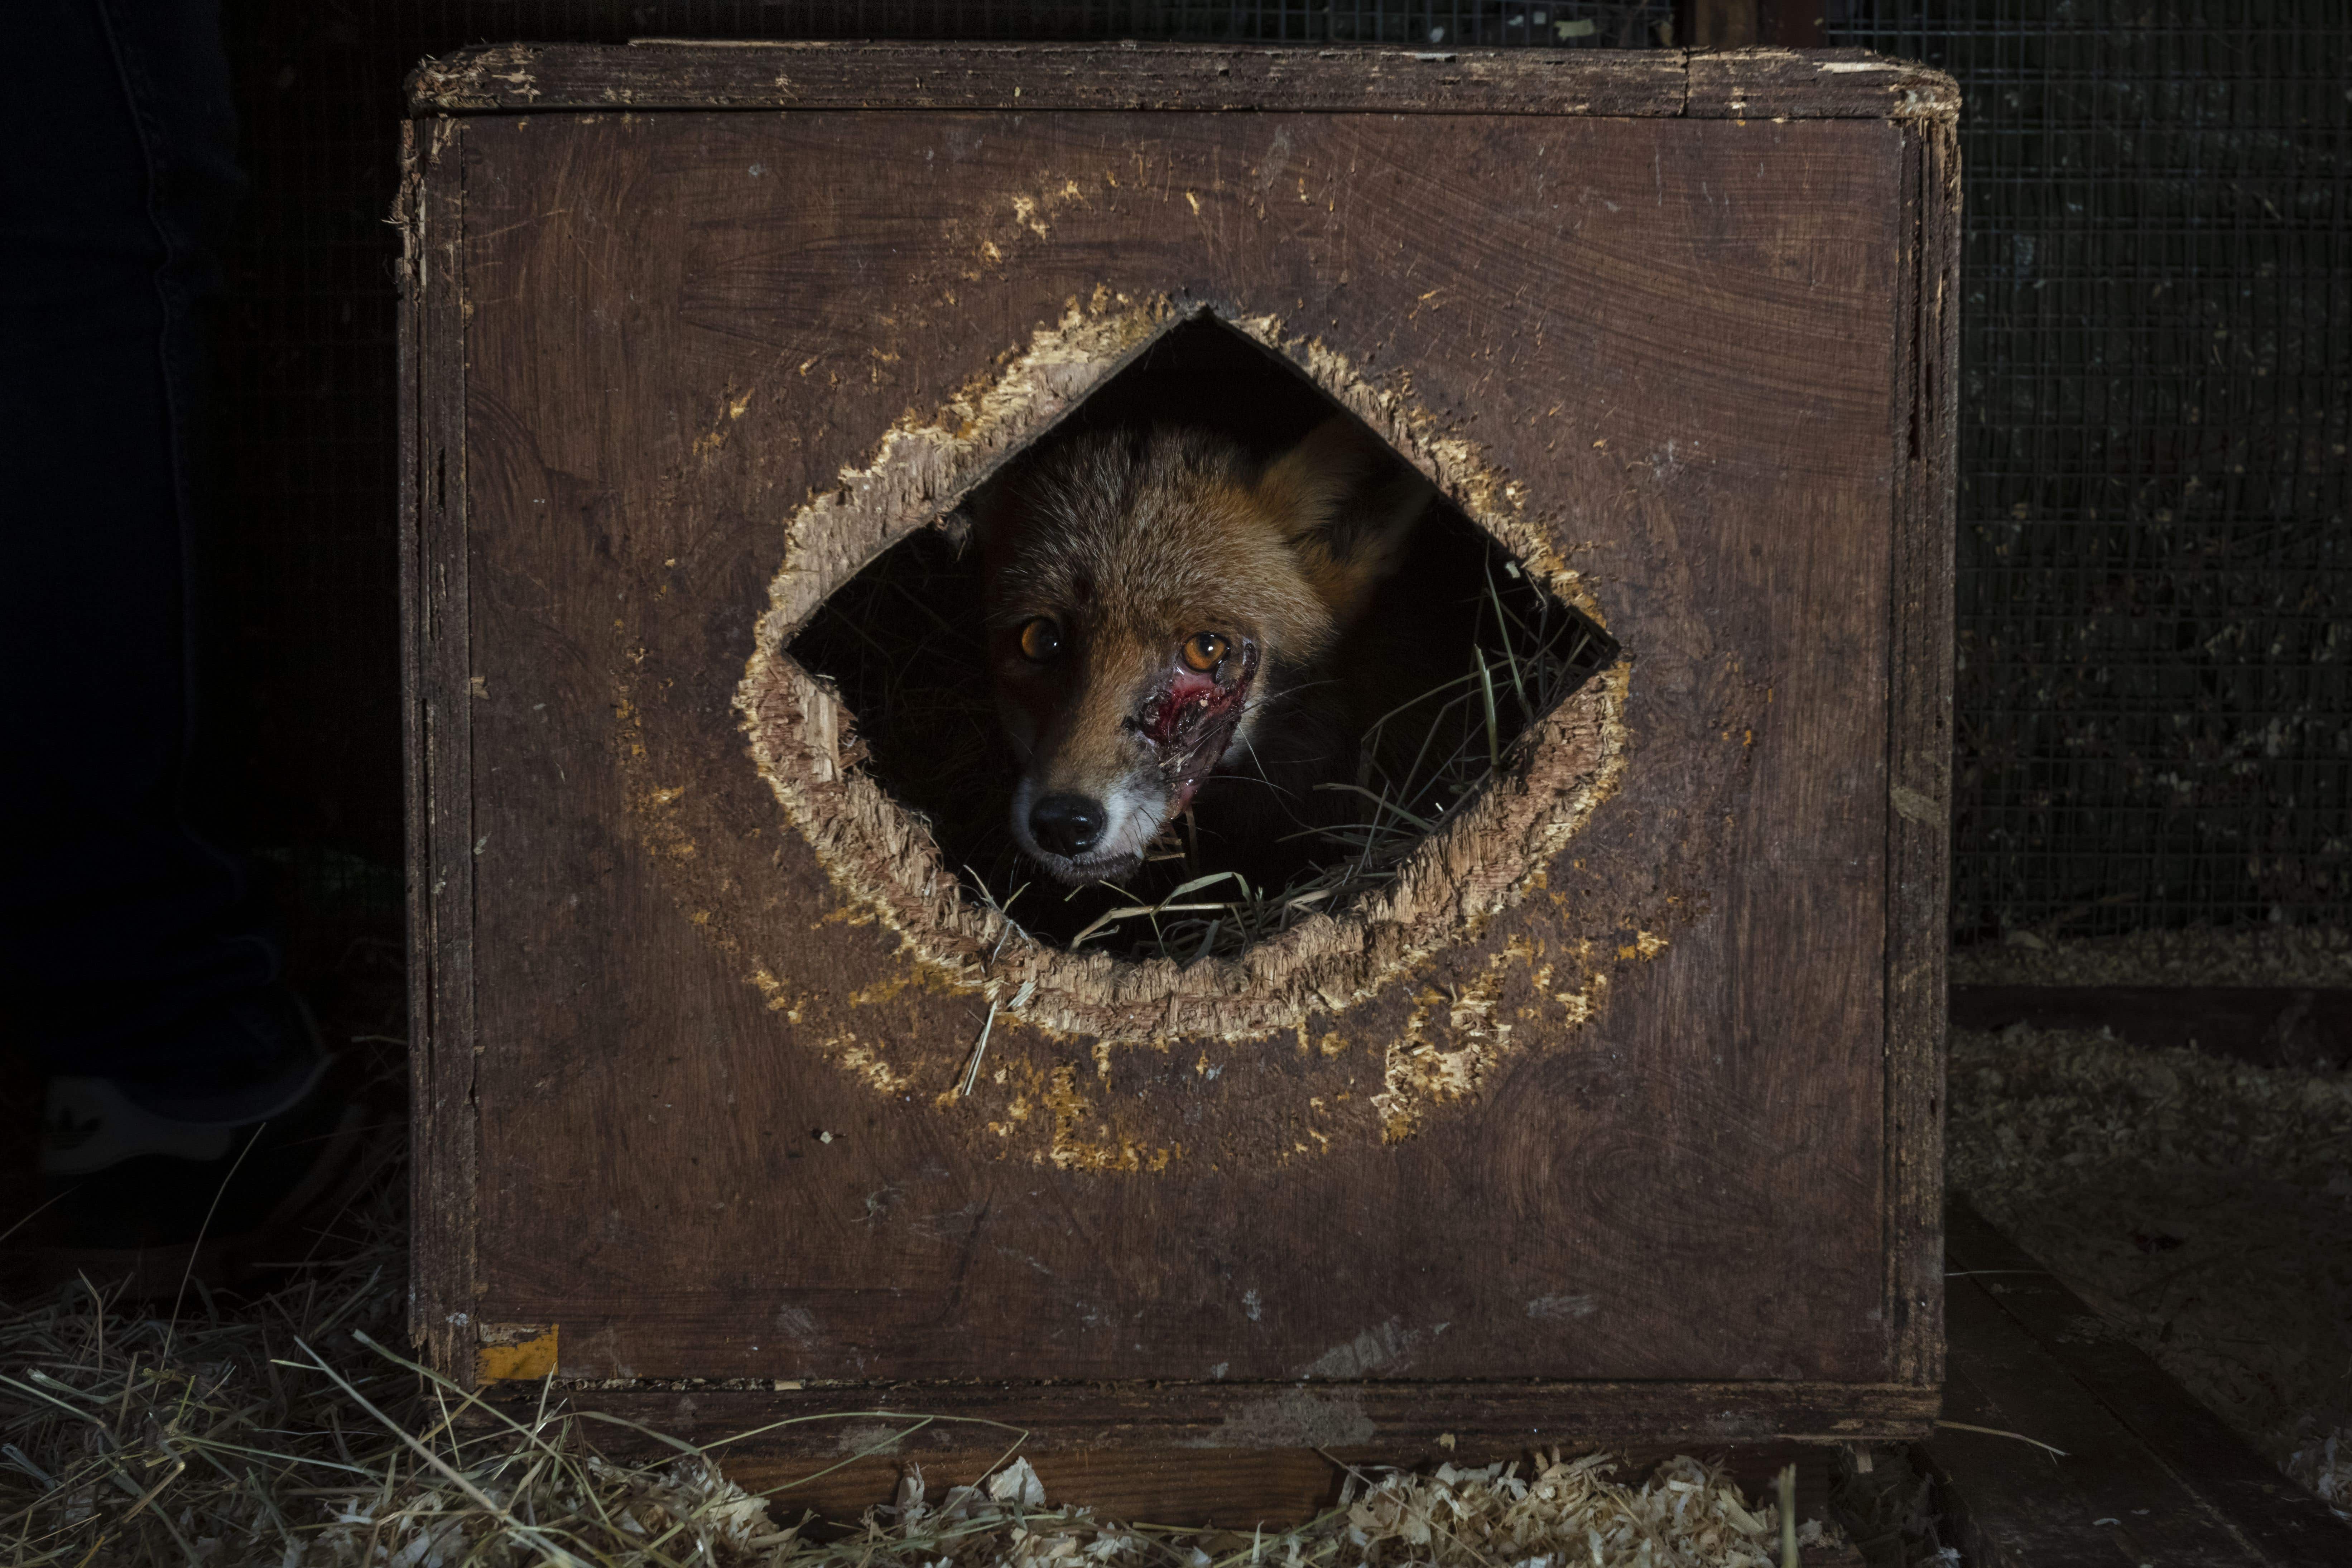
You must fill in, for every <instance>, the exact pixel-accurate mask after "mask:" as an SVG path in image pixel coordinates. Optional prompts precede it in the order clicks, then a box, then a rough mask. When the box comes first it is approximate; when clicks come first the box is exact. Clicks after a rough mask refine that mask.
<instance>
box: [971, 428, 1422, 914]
mask: <svg viewBox="0 0 2352 1568" xmlns="http://www.w3.org/2000/svg"><path fill="white" fill-rule="evenodd" d="M1401 470H1402V465H1399V464H1397V463H1396V462H1395V460H1394V458H1391V457H1389V456H1387V455H1386V454H1384V453H1382V452H1381V450H1380V448H1378V447H1376V446H1374V445H1373V444H1372V443H1370V440H1369V438H1368V437H1365V436H1364V435H1363V433H1362V432H1361V431H1360V429H1359V428H1358V427H1356V426H1353V425H1352V424H1350V423H1349V422H1346V421H1343V420H1338V419H1335V420H1332V421H1329V422H1328V423H1327V424H1326V425H1325V426H1322V427H1320V428H1318V430H1317V431H1316V432H1315V433H1314V434H1313V435H1312V436H1310V437H1308V438H1307V440H1306V441H1305V442H1302V443H1301V444H1300V445H1299V446H1298V447H1297V448H1295V449H1294V450H1292V451H1291V452H1290V453H1287V454H1286V455H1285V456H1284V457H1282V458H1278V459H1277V460H1276V461H1275V462H1274V463H1272V464H1269V465H1267V466H1266V467H1265V468H1263V469H1261V468H1257V467H1256V466H1255V465H1254V464H1252V463H1251V462H1250V460H1249V459H1248V458H1247V456H1246V455H1245V453H1244V451H1243V450H1242V448H1241V447H1239V445H1238V444H1236V443H1234V442H1231V441H1228V440H1225V439H1223V438H1221V437H1213V436H1208V435H1205V434H1203V433H1201V432H1187V431H1165V430H1161V431H1151V432H1124V433H1118V434H1113V435H1097V436H1088V437H1079V438H1077V439H1076V440H1073V441H1071V442H1069V443H1067V444H1066V445H1065V446H1064V447H1061V448H1059V449H1058V450H1056V451H1055V452H1054V453H1052V454H1051V455H1050V456H1048V457H1047V458H1044V459H1042V460H1040V461H1039V462H1038V463H1037V464H1036V465H1035V466H1034V468H1032V469H1031V470H1030V471H1029V472H1028V473H1026V474H1025V475H1023V476H1021V477H1019V478H1018V479H1015V480H1013V482H1011V483H1009V484H1008V485H1007V486H1006V487H1005V489H1004V490H1003V492H1002V493H1001V494H1000V495H999V497H998V498H997V500H996V501H995V502H994V504H993V505H992V507H991V509H990V510H989V511H988V513H987V514H986V515H985V516H984V517H983V518H982V548H983V552H984V558H983V563H984V568H985V578H986V584H987V586H986V592H987V596H988V621H989V626H990V628H991V644H990V655H991V662H992V668H993V670H994V673H995V676H996V689H997V697H998V703H999V708H1000V710H1001V711H1002V713H1003V717H1004V721H1005V726H1006V729H1007V731H1008V732H1009V733H1010V734H1011V736H1012V738H1013V741H1014V742H1015V744H1016V745H1017V746H1019V747H1020V748H1021V749H1022V750H1023V751H1024V753H1025V754H1026V773H1025V774H1024V791H1025V792H1026V796H1025V798H1027V799H1030V800H1033V801H1034V799H1037V798H1041V797H1043V796H1044V795H1052V794H1061V793H1071V794H1078V795H1086V796H1087V797H1088V798H1090V799H1094V800H1097V801H1103V802H1114V801H1116V802H1134V803H1139V804H1137V805H1136V806H1135V809H1136V811H1137V812H1139V813H1143V812H1146V811H1148V812H1149V814H1150V816H1151V820H1150V822H1148V823H1145V822H1143V821H1142V819H1141V817H1140V816H1139V817H1138V818H1137V826H1136V831H1137V832H1141V831H1142V829H1143V827H1146V826H1148V827H1149V828H1150V830H1151V831H1154V832H1156V831H1157V829H1158V827H1159V826H1161V825H1163V824H1164V823H1165V822H1166V820H1167V819H1168V818H1169V817H1170V816H1173V815H1174V814H1175V813H1176V812H1178V811H1181V809H1183V807H1184V805H1186V804H1187V803H1189V802H1190V801H1191V800H1192V795H1193V793H1194V792H1195V791H1196V790H1197V789H1199V788H1200V786H1201V784H1202V781H1203V779H1204V778H1206V777H1207V776H1208V775H1209V773H1210V772H1211V770H1212V769H1213V768H1214V767H1215V766H1216V764H1217V763H1218V762H1219V761H1220V760H1221V758H1223V756H1224V755H1225V754H1226V753H1227V752H1228V749H1229V748H1230V747H1232V746H1233V745H1234V743H1235V742H1237V741H1245V740H1247V739H1248V737H1249V736H1250V734H1251V731H1252V730H1253V727H1254V725H1255V721H1256V720H1257V718H1258V716H1259V714H1260V712H1261V711H1262V710H1263V708H1264V705H1265V702H1266V701H1267V700H1272V699H1275V698H1277V697H1280V696H1282V695H1284V694H1285V693H1286V692H1287V691H1288V690H1290V689H1292V688H1294V687H1296V686H1297V685H1298V684H1299V682H1300V680H1301V679H1302V677H1303V676H1304V675H1305V674H1306V673H1307V671H1308V670H1310V669H1311V668H1313V666H1314V664H1315V661H1316V660H1317V658H1318V657H1319V656H1321V655H1322V654H1323V653H1324V652H1325V651H1326V650H1327V649H1328V647H1329V646H1330V645H1331V643H1332V640H1333V639H1334V637H1336V636H1337V635H1338V633H1339V631H1340V630H1341V629H1342V628H1343V627H1344V626H1345V625H1346V623H1347V622H1348V621H1349V619H1350V618H1352V617H1353V616H1355V615H1356V614H1358V613H1360V610H1361V609H1362V607H1363V605H1365V603H1366V602H1367V601H1368V600H1369V599H1370V594H1371V591H1372V589H1373V588H1374V587H1376V586H1377V584H1378V583H1379V581H1380V580H1381V577H1383V576H1385V575H1386V574H1387V573H1388V572H1389V571H1390V570H1391V565H1392V563H1393V561H1394V559H1395V554H1396V550H1397V547H1398V545H1399V543H1400V542H1401V541H1402V538H1403V536H1404V534H1405V532H1406V531H1408V530H1409V528H1410V526H1411V524H1412V521H1413V519H1414V518H1415V517H1417V516H1418V514H1419V511H1420V510H1421V507H1422V505H1423V504H1425V502H1426V499H1427V488H1426V486H1425V485H1423V484H1422V483H1421V481H1420V480H1419V479H1418V477H1417V476H1410V477H1409V478H1408V479H1405V480H1403V481H1402V483H1401V482H1400V481H1399V480H1398V479H1396V478H1395V477H1394V476H1395V475H1396V474H1397V473H1398V472H1399V471H1401ZM1368 479H1370V480H1372V481H1374V482H1375V487H1376V486H1377V483H1381V482H1384V483H1386V484H1388V485H1389V487H1390V489H1391V491H1393V492H1394V493H1393V494H1389V495H1387V498H1386V500H1385V502H1384V506H1383V505H1373V504H1370V503H1369V502H1364V503H1360V504H1354V510H1350V508H1351V503H1358V502H1359V500H1360V497H1362V496H1364V495H1365V494H1367V493H1368V491H1367V481H1368ZM1368 520H1369V521H1368ZM1036 616H1050V617H1052V618H1053V619H1054V621H1055V624H1056V625H1057V626H1059V627H1060V628H1061V630H1062V637H1063V644H1064V647H1063V651H1062V653H1061V654H1060V655H1059V656H1058V657H1057V658H1055V659H1053V660H1051V661H1049V662H1045V663H1039V662H1034V661H1032V660H1030V659H1028V658H1025V657H1024V655H1023V653H1022V651H1021V646H1020V642H1021V628H1022V627H1023V626H1024V625H1026V624H1027V623H1028V622H1029V621H1030V620H1031V619H1032V618H1034V617H1036ZM1204 632H1205V633H1213V634H1215V635H1217V636H1219V637H1223V638H1224V639H1225V643H1226V647H1227V649H1228V651H1227V653H1226V655H1225V657H1224V658H1223V660H1221V661H1220V662H1219V664H1218V666H1217V668H1215V669H1214V670H1212V671H1205V672H1203V671H1195V670H1193V669H1192V668H1189V667H1187V666H1186V665H1185V664H1184V663H1183V659H1182V653H1181V650H1182V647H1183V645H1184V643H1185V641H1186V639H1188V638H1190V637H1193V636H1195V635H1197V634H1200V633H1204ZM1204 699H1205V701H1204ZM1122 809H1124V808H1123V807H1122ZM1015 830H1016V832H1019V831H1023V827H1022V824H1021V823H1020V822H1019V821H1018V820H1017V819H1016V823H1015ZM1129 837H1132V835H1129ZM1146 837H1148V835H1146ZM1026 842H1027V840H1026V839H1025V837H1024V844H1025V843H1026ZM1033 852H1037V851H1034V849H1033ZM1137 852H1139V845H1135V844H1131V843H1127V842H1125V841H1124V839H1123V840H1122V844H1121V847H1120V851H1119V854H1120V857H1122V858H1131V857H1132V855H1133V854H1134V853H1137ZM1037 853H1040V858H1042V859H1045V861H1046V863H1047V865H1048V868H1049V869H1053V870H1054V871H1055V874H1056V875H1061V876H1065V877H1066V878H1068V879H1074V880H1083V879H1086V878H1087V877H1088V876H1092V875H1100V874H1107V873H1106V872H1105V871H1104V870H1103V869H1102V868H1099V867H1097V866H1094V865H1087V866H1075V865H1063V864H1056V863H1055V860H1054V858H1052V857H1049V856H1045V855H1044V854H1043V853H1042V852H1037ZM1104 864H1105V865H1108V864H1110V862H1109V861H1106V862H1105V863H1104Z"/></svg>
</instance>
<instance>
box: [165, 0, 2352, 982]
mask: <svg viewBox="0 0 2352 1568" xmlns="http://www.w3.org/2000/svg"><path fill="white" fill-rule="evenodd" d="M1750 9H1751V13H1752V11H1753V7H1751V8H1750ZM1764 9H1765V14H1764V15H1763V16H1762V19H1761V28H1760V30H1761V31H1762V33H1763V34H1764V35H1765V37H1767V38H1768V39H1769V37H1775V36H1778V37H1788V38H1790V39H1793V40H1796V41H1808V40H1807V34H1809V33H1816V32H1817V33H1818V36H1819V38H1820V41H1822V42H1827V43H1831V44H1841V45H1861V46H1866V47H1872V48H1875V49H1879V50H1882V51H1884V52H1886V53H1891V54H1898V55H1904V56H1908V57H1911V58H1918V59H1923V60H1925V61H1927V63H1929V64H1931V65H1935V66H1937V67H1940V68H1944V69H1946V70H1948V71H1951V72H1952V73H1953V74H1954V75H1955V76H1957V77H1958V79H1959V82H1960V85H1961V87H1962V89H1963V90H1964V92H1965V93H1966V95H1967V107H1966V109H1965V110H1964V113H1963V117H1962V121H1961V137H1962V143H1963V148H1964V159H1965V174H1966V183H1967V190H1966V201H1967V209H1966V237H1965V245H1964V251H1963V259H1962V287H1963V293H1964V300H1963V309H1962V315H1961V321H1962V376H1963V387H1962V407H1961V426H1960V494H1959V520H1960V537H1959V577H1958V582H1959V586H1958V595H1959V605H1958V627H1959V647H1958V660H1959V681H1958V737H1959V742H1958V743H1959V757H1958V770H1957V773H1956V778H1957V791H1956V794H1957V820H1956V833H1955V840H1954V853H1955V866H1954V878H1953V910H1952V917H1953V927H1954V932H1955V935H1956V937H1958V939H1960V940H1962V941H1969V940H1973V939H1979V938H1984V937H1990V936H1995V935H1998V934H1999V933H2000V932H2002V931H2008V930H2013V929H2019V928H2024V929H2030V930H2033V931H2039V932H2041V933H2042V934H2044V935H2089V934H2095V933H2100V932H2110V931H2128V930H2137V929H2143V928H2150V927H2172V926H2184V925H2198V924H2202V925H2211V926H2217V927H2230V926H2243V925H2251V924H2257V923H2262V922H2274V921H2292V922H2311V923H2326V924H2330V925H2343V924H2347V923H2352V921H2347V913H2352V910H2347V902H2352V851H2347V844H2348V843H2352V592H2348V591H2347V590H2352V531H2347V526H2346V510H2347V472H2352V464H2347V454H2346V445H2347V413H2352V231H2348V225H2352V219H2347V191H2352V169H2348V168H2347V160H2348V159H2352V87H2347V84H2352V7H2347V6H2346V5H2344V4H2343V3H2342V0H2032V3H2025V0H1951V3H1949V4H1939V5H1929V4H1922V3H1919V0H1843V3H1839V0H1832V4H1831V5H1830V6H1829V9H1828V11H1827V14H1826V15H1823V16H1820V17H1819V18H1818V19H1816V18H1814V17H1811V16H1806V17H1801V18H1800V17H1794V16H1790V17H1788V18H1783V17H1781V16H1780V15H1779V14H1778V13H1779V12H1780V11H1781V10H1787V9H1790V7H1786V6H1768V7H1765V8H1764ZM1796 9H1800V10H1801V9H1803V8H1802V7H1796ZM1695 11H1696V14H1694V12H1695ZM1738 11H1739V6H1738V4H1737V0H1686V4H1685V10H1684V11H1683V13H1682V14H1681V15H1680V16H1676V15H1675V8H1674V6H1673V5H1670V4H1667V3H1664V0H1650V3H1635V4H1590V3H1583V0H1575V3H1570V4H1558V3H1551V4H1547V3H1545V0H1461V3H1458V4H1437V5H1430V4H1419V3H1412V0H1363V3H1361V4H1354V3H1350V0H1331V3H1329V4H1318V3H1292V4H1285V5H1272V4H1269V5H1256V4H1205V3H1193V4H1170V5H1151V4H1140V3H1138V4H1122V3H1118V0H1094V3H1091V4H1064V5H1006V4H987V3H983V0H932V3H914V4H904V3H902V4H879V3H877V4H870V5H860V4H824V3H821V0H820V3H806V0H801V3H789V4H762V3H759V0H703V3H689V0H677V3H669V4H648V5H627V4H620V3H616V0H595V3H590V4H574V5H563V4H555V3H550V0H443V3H436V0H387V3H383V4H373V5H363V4H355V3H341V4H339V3H335V0H242V3H240V0H229V5H228V6H227V16H226V29H227V35H228V46H229V50H230V55H231V58H232V61H233V63H234V66H235V68H236V91H237V100H238V110H239V113H240V117H241V121H242V131H243V147H244V161H245V163H246V165H247V169H248V170H249V171H250V173H251V174H252V175H253V178H254V185H253V189H252V193H251V195H250V196H249V198H248V200H247V205H246V208H245V212H244V215H243V219H242V222H241V224H240V226H239V229H238V238H237V242H236V246H235V247H234V250H233V252H232V254H231V255H230V257H229V258H227V259H228V263H229V265H228V277H229V294H228V298H227V300H226V302H225V309H224V312H223V320H222V321H221V331H220V336H219V349H220V354H219V375H220V387H219V392H220V412H221V415H222V419H221V431H222V434H221V443H222V450H221V453H220V459H221V461H220V468H219V472H220V475H221V482H220V489H221V495H220V501H221V506H220V517H219V521H220V530H219V540H220V548H219V550H218V552H217V559H218V561H219V562H220V563H222V564H223V586H222V589H221V592H220V595H219V601H220V602H219V610H220V613H219V614H218V616H216V617H215V622H216V624H215V641H216V642H217V644H218V645H219V646H218V649H217V653H216V656H215V661H214V666H213V669H214V675H213V679H212V681H211V684H212V685H213V686H214V687H215V689H216V691H215V698H214V701H213V711H214V714H215V730H214V734H213V737H212V745H213V750H214V751H215V752H216V753H217V754H218V755H219V756H220V757H221V758H222V759H223V762H222V765H221V766H220V768H219V770H218V771H219V773H220V775H221V779H222V782H223V784H224V785H225V786H226V787H225V788H224V789H223V791H222V792H221V793H222V795H223V797H224V800H225V803H226V804H225V805H222V806H221V807H220V808H219V809H220V811H221V812H222V813H224V814H225V815H226V821H225V822H224V823H223V824H222V826H223V827H224V829H225V831H226V836H227V837H230V838H231V839H233V840H235V841H236V842H239V843H241V844H243V845H245V846H246V847H248V848H250V849H251V850H252V851H253V852H254V853H255V854H256V855H257V857H258V858H260V859H261V860H262V861H263V862H264V863H265V864H267V865H268V866H271V867H274V868H276V870H277V873H278V875H277V880H278V884H279V890H280V894H281V896H282V898H283V899H284V900H285V902H286V903H287V904H288V905H289V911H290V912H291V913H292V914H293V915H294V916H295V917H296V918H297V920H298V921H301V920H304V919H306V918H307V919H310V920H312V921H327V922H330V923H331V924H334V925H336V926H338V927H341V928H345V929H347V928H348V927H349V926H350V925H351V924H352V923H353V922H356V923H357V924H359V925H361V926H362V927H371V926H380V927H382V928H383V929H385V930H396V927H397V923H398V920H399V910H400V882H399V872H398V870H397V869H396V868H397V867H398V866H399V864H400V836H401V806H400V777H401V773H400V743H401V742H400V723H399V690H398V683H399V673H398V662H397V659H396V657H395V652H396V643H397V636H398V604H397V597H396V569H395V556H394V531H395V517H394V495H395V477H394V282H393V270H392V263H393V258H394V255H395V254H396V251H397V248H398V247H397V241H396V239H395V237H394V232H393V230H392V229H391V228H390V227H389V226H387V225H386V223H385V217H386V215H387V214H388V213H389V211H390V208H391V203H392V195H393V187H394V179H395V176H396V168H395V147H396V129H397V124H398V121H399V117H400V114H401V110H402V100H401V86H400V84H401V79H402V78H403V76H404V74H405V73H406V71H407V70H408V69H409V68H411V67H412V66H413V65H414V64H415V62H416V60H417V59H418V58H420V57H422V56H424V55H427V54H432V53H436V52H438V51H443V50H446V49H449V48H453V47H458V46H461V45H465V44H471V43H482V42H499V41H507V40H513V39H536V40H557V39H566V40H584V41H607V42H619V41H622V40H625V39H627V38H630V37H775V38H782V37H799V38H821V37H934V38H938V37H968V38H997V39H1007V38H1011V39H1018V38H1105V37H1131V38H1138V39H1151V38H1183V39H1193V40H1205V41H1225V42H1247V43H1255V42H1269V43H1294V44H1316V43H1324V42H1356V41H1365V42H1370V41H1380V42H1388V43H1392V44H1408V43H1410V44H1412V45H1413V46H1414V47H1420V48H1429V47H1451V46H1455V45H1460V46H1465V47H1467V46H1495V47H1556V48H1557V47H1591V46H1596V45H1598V46H1613V47H1654V46H1656V45H1658V44H1660V43H1662V42H1664V41H1665V40H1667V39H1670V38H1671V39H1674V40H1675V41H1677V42H1685V41H1689V40H1691V39H1693V38H1694V37H1698V38H1700V39H1702V40H1704V39H1705V38H1706V37H1710V36H1712V37H1725V38H1730V39H1734V40H1738V39H1740V38H1741V37H1742V33H1741V31H1740V30H1739V28H1740V26H1743V24H1738V23H1737V22H1735V23H1733V24H1730V26H1732V29H1733V30H1731V31H1728V32H1727V31H1726V27H1727V23H1726V21H1725V16H1727V14H1737V13H1738ZM1586 24H1589V25H1590V26H1589V27H1588V26H1586ZM1744 26H1746V27H1748V28H1749V29H1754V28H1755V27H1756V20H1755V18H1754V16H1753V15H1752V14H1751V16H1749V18H1748V22H1747V23H1746V24H1744ZM1676 27H1679V32H1676V31H1675V30H1674V29H1675V28H1676Z"/></svg>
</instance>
